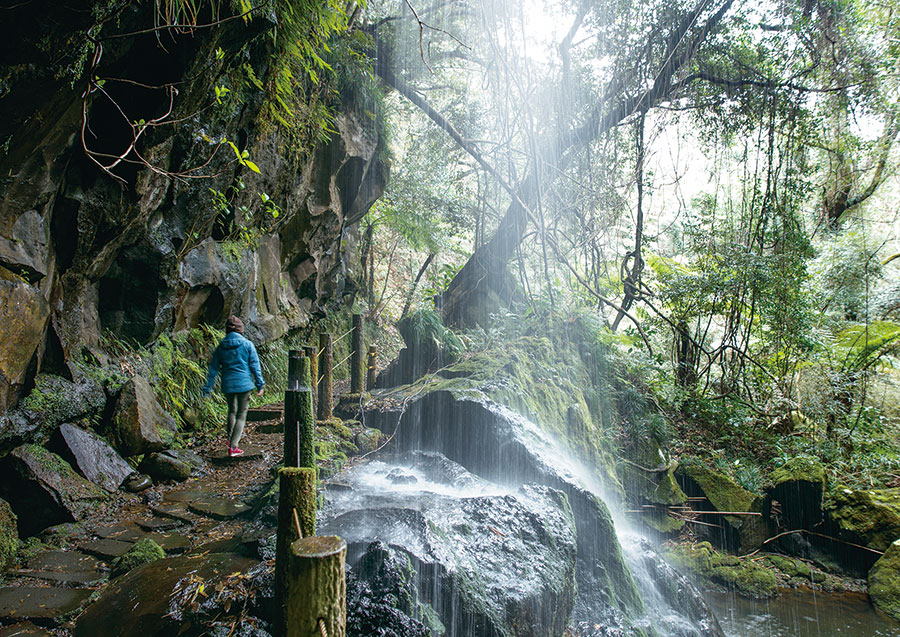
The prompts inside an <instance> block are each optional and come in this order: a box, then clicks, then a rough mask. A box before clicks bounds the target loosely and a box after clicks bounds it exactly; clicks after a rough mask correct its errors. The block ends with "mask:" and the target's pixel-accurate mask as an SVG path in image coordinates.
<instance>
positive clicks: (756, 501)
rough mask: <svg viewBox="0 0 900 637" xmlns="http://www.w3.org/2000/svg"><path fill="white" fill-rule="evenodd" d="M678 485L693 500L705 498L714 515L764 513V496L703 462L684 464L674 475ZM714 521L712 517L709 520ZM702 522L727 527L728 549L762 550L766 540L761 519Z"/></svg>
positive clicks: (693, 460) (724, 518)
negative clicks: (699, 497) (715, 513)
mask: <svg viewBox="0 0 900 637" xmlns="http://www.w3.org/2000/svg"><path fill="white" fill-rule="evenodd" d="M675 475H676V477H677V478H678V482H679V484H680V485H681V486H682V488H683V489H684V491H685V493H687V494H688V495H690V496H700V495H702V496H703V497H705V498H706V499H707V500H708V501H709V504H711V505H712V510H714V511H726V512H727V511H734V512H746V513H762V510H763V499H762V497H761V496H759V495H756V494H755V493H752V492H750V491H747V490H746V489H745V488H744V487H742V486H741V485H739V484H738V483H737V482H735V481H734V480H732V479H731V478H730V477H729V476H727V475H725V474H724V473H721V472H719V471H715V470H714V469H711V468H710V467H709V466H708V465H706V464H704V463H703V462H702V461H700V460H698V459H696V458H691V459H687V460H684V461H682V462H681V463H680V464H679V466H678V468H677V469H676V471H675ZM706 517H707V518H712V517H713V516H706ZM701 520H702V521H704V522H709V523H714V524H719V525H721V524H723V523H724V524H725V525H726V529H725V533H724V534H723V535H724V541H725V548H728V549H731V550H735V551H739V552H741V553H748V552H750V551H753V550H755V549H757V548H759V547H760V546H761V545H762V543H763V542H764V541H765V540H766V537H767V535H768V534H767V528H766V523H765V520H764V519H763V517H762V516H761V515H756V516H744V515H726V516H715V519H714V520H713V519H704V518H703V516H702V514H701Z"/></svg>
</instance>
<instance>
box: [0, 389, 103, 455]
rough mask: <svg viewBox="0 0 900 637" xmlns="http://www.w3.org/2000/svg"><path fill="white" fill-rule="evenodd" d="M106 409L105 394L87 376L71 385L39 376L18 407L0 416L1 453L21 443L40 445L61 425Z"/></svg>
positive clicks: (90, 416)
mask: <svg viewBox="0 0 900 637" xmlns="http://www.w3.org/2000/svg"><path fill="white" fill-rule="evenodd" d="M105 406H106V392H105V391H104V390H103V387H102V386H101V385H100V384H99V383H97V382H96V381H94V380H93V379H91V378H89V377H87V376H83V375H82V376H80V377H78V378H77V379H76V380H75V381H74V382H73V381H71V380H68V379H66V378H63V377H61V376H54V375H52V374H38V375H37V377H36V378H35V386H34V388H33V389H32V390H31V392H30V393H29V394H28V396H26V397H25V398H24V400H22V402H21V403H20V404H19V407H17V408H16V409H13V410H11V411H9V412H8V413H6V414H4V415H2V416H0V451H6V450H8V449H11V448H13V447H15V446H17V445H20V444H22V443H23V442H24V443H27V442H35V443H40V444H43V443H44V442H46V441H47V439H48V438H49V437H50V435H51V433H53V432H54V431H55V430H56V428H57V427H58V426H59V425H60V424H62V423H64V422H74V421H77V420H80V419H83V418H94V417H97V416H99V415H100V414H101V413H102V412H103V410H104V408H105ZM0 412H2V410H0Z"/></svg>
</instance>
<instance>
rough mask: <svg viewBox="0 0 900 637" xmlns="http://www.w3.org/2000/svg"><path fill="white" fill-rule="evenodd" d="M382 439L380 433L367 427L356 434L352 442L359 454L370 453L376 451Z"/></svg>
mask: <svg viewBox="0 0 900 637" xmlns="http://www.w3.org/2000/svg"><path fill="white" fill-rule="evenodd" d="M382 437H383V436H382V433H381V431H379V430H378V429H374V428H372V427H367V428H365V429H363V430H362V431H360V432H359V433H358V434H356V437H355V438H354V442H355V443H356V446H357V447H358V448H359V452H360V453H371V452H373V451H375V450H376V449H378V445H379V444H381V439H382Z"/></svg>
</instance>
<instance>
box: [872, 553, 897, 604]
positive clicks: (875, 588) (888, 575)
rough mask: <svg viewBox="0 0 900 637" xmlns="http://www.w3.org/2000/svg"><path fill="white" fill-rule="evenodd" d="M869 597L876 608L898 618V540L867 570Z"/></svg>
mask: <svg viewBox="0 0 900 637" xmlns="http://www.w3.org/2000/svg"><path fill="white" fill-rule="evenodd" d="M869 597H871V598H872V603H873V604H875V607H876V608H878V610H880V611H882V612H883V613H886V614H888V615H890V616H891V617H893V618H894V619H896V620H900V540H895V541H894V542H892V543H891V545H890V546H889V547H888V549H887V551H885V553H884V555H882V556H881V559H879V560H878V561H877V562H875V566H873V567H872V570H871V571H869Z"/></svg>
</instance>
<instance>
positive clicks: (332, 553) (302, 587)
mask: <svg viewBox="0 0 900 637" xmlns="http://www.w3.org/2000/svg"><path fill="white" fill-rule="evenodd" d="M346 559H347V543H346V542H345V541H344V540H342V539H341V538H339V537H336V536H333V535H327V536H324V537H307V538H303V539H301V540H297V541H295V542H294V543H293V544H291V546H290V551H289V553H288V564H287V569H286V573H285V576H286V578H287V591H286V593H285V613H286V619H287V622H286V624H287V632H286V633H285V635H286V636H287V637H310V636H312V635H315V636H319V635H327V637H345V636H346V634H347V575H346V573H345V572H344V564H345V562H346ZM320 624H321V626H320Z"/></svg>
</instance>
